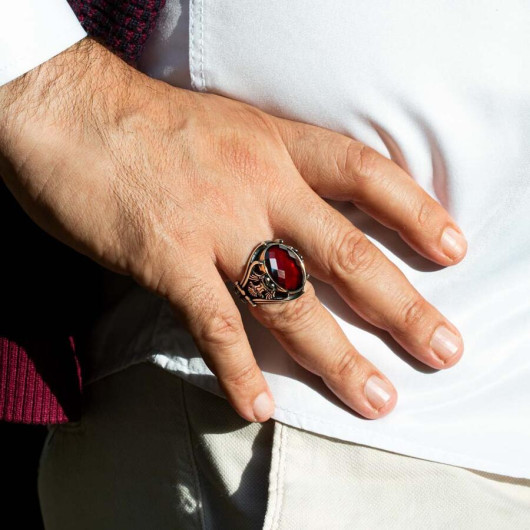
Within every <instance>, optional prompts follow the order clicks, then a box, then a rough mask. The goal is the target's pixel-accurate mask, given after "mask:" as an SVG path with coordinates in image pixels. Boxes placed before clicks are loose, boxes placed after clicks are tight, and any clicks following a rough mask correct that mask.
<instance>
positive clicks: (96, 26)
mask: <svg viewBox="0 0 530 530" xmlns="http://www.w3.org/2000/svg"><path fill="white" fill-rule="evenodd" d="M68 2H69V3H70V5H71V6H72V9H73V10H74V11H75V14H76V15H77V18H78V19H79V21H80V22H81V24H82V25H83V27H84V28H85V31H86V32H87V33H88V34H89V35H90V36H91V37H94V38H95V39H97V40H99V41H100V42H102V43H103V44H104V45H105V46H107V47H108V48H109V49H110V50H112V51H113V52H114V53H116V54H117V55H118V56H120V57H121V58H122V59H124V60H125V61H127V62H128V63H130V64H135V63H136V62H137V61H138V59H139V57H140V55H141V53H142V50H143V47H144V45H145V43H146V41H147V38H148V37H149V35H150V34H151V32H152V31H153V28H154V27H155V24H156V19H157V17H158V14H159V12H160V10H161V9H162V7H164V4H165V0H68Z"/></svg>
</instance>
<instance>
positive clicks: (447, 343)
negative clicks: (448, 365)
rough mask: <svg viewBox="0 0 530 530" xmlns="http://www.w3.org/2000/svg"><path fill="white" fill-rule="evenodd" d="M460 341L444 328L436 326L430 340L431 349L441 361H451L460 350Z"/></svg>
mask: <svg viewBox="0 0 530 530" xmlns="http://www.w3.org/2000/svg"><path fill="white" fill-rule="evenodd" d="M461 344H462V339H461V338H460V337H459V336H458V335H455V334H454V333H453V332H452V331H451V330H450V329H448V328H446V327H445V326H443V325H442V326H438V327H437V328H436V331H435V332H434V334H433V336H432V339H431V348H432V349H433V350H434V353H436V355H438V357H440V358H441V359H442V360H443V361H447V360H449V359H451V357H453V356H454V355H455V354H456V353H457V352H458V349H459V348H460V345H461Z"/></svg>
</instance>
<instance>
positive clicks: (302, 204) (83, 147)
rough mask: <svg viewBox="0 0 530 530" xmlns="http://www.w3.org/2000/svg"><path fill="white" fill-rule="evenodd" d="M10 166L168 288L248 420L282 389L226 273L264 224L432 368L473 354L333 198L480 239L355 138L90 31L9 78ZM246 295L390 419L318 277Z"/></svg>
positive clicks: (114, 264) (71, 229)
mask: <svg viewBox="0 0 530 530" xmlns="http://www.w3.org/2000/svg"><path fill="white" fill-rule="evenodd" d="M0 172H1V174H2V175H3V179H4V181H5V184H6V185H7V187H8V188H9V189H10V190H11V192H12V193H13V194H14V196H15V197H16V199H17V200H18V201H19V203H20V204H21V205H22V207H23V208H24V209H25V211H26V212H27V213H28V215H29V216H30V217H31V218H32V219H33V220H34V221H35V222H36V223H37V224H38V225H39V226H40V227H41V228H43V229H44V230H46V231H47V232H48V233H50V234H51V235H53V236H54V237H56V238H58V239H59V240H61V241H62V242H64V243H65V244H67V245H70V246H71V247H73V248H74V249H76V250H77V251H79V252H81V253H83V254H85V255H87V256H89V257H90V258H91V259H93V260H95V261H96V262H98V263H99V264H101V265H103V266H104V267H107V268H109V269H110V270H112V271H115V272H118V273H121V274H125V275H129V276H131V277H132V278H133V279H134V280H135V281H137V282H138V283H139V284H140V285H142V286H143V287H145V288H147V289H149V290H151V291H153V292H155V293H157V294H158V295H160V296H162V297H164V298H166V299H167V300H168V301H169V302H170V303H171V306H172V308H173V309H174V312H175V316H176V317H177V318H179V319H181V320H182V321H183V322H184V323H185V325H186V326H187V328H188V329H189V331H190V333H191V334H192V336H193V338H194V340H195V342H196V344H197V347H198V349H199V350H200V352H201V354H202V356H203V358H204V360H205V362H206V364H207V365H208V367H209V368H210V369H211V370H212V371H213V372H214V373H215V374H216V376H217V377H218V379H219V383H220V385H221V387H222V388H223V390H224V391H225V393H226V396H227V398H228V400H229V402H230V403H231V404H232V406H233V407H234V409H235V410H236V411H237V412H238V413H239V414H240V415H241V416H242V417H244V418H246V419H247V420H249V421H265V420H267V419H268V418H269V417H270V415H271V414H272V412H273V409H272V408H271V409H270V410H265V409H264V407H262V410H261V411H257V413H256V414H255V413H254V408H253V404H254V401H255V399H256V398H257V396H259V395H260V394H261V393H263V392H265V393H266V395H267V396H269V397H270V398H271V399H272V394H271V392H270V389H269V388H268V385H267V382H266V380H265V378H264V377H263V373H262V372H261V370H260V369H259V367H258V365H257V363H256V361H255V358H254V356H253V353H252V351H251V348H250V345H249V342H248V339H247V336H246V334H245V331H244V328H243V323H242V320H241V314H240V312H239V309H238V307H237V305H236V304H235V303H234V301H233V299H232V297H231V295H230V293H229V290H228V287H227V285H226V284H225V282H227V281H230V282H235V281H237V280H240V279H241V277H242V275H243V273H244V269H245V265H246V261H247V259H248V256H249V254H250V252H251V250H252V249H253V248H254V246H255V245H256V243H257V242H259V241H262V240H266V239H276V238H283V239H284V240H285V242H286V243H288V244H292V245H294V246H295V247H296V248H297V249H299V250H300V252H301V253H302V254H303V255H304V257H305V263H306V268H307V271H308V272H309V273H310V274H311V275H312V276H314V277H316V278H318V279H320V280H323V281H325V282H328V283H330V284H331V285H332V286H333V287H334V288H335V289H336V290H337V292H338V293H339V295H340V296H341V297H343V298H344V300H345V301H346V302H347V303H348V305H349V306H350V307H351V308H352V310H353V311H355V312H357V313H358V314H359V315H360V316H361V317H362V318H364V319H365V320H367V321H368V322H370V323H371V324H374V325H376V326H378V327H380V328H382V329H384V330H386V331H388V332H389V333H390V334H391V335H392V337H394V339H395V340H396V341H397V342H398V343H399V344H400V345H401V346H403V348H405V350H407V351H408V352H409V353H410V354H411V355H412V356H414V357H416V358H417V359H419V360H420V361H422V362H423V363H425V364H427V365H428V366H431V367H433V368H436V369H445V368H449V367H451V366H453V365H454V364H455V363H456V362H458V360H459V359H460V357H461V355H462V352H463V344H462V340H461V336H460V334H459V332H458V330H457V329H456V328H455V326H454V325H453V324H451V323H450V322H449V321H448V320H447V319H446V318H445V317H444V316H443V315H442V314H440V312H438V311H437V309H436V308H434V307H433V306H432V305H431V304H429V302H427V301H426V300H425V299H424V298H423V297H422V296H421V295H420V294H419V293H418V292H417V291H416V289H414V287H413V286H412V285H411V284H410V283H409V282H408V280H407V279H406V278H405V276H404V275H403V273H402V272H401V271H400V270H399V269H398V268H397V267H396V266H395V265H394V264H392V263H391V262H390V261H389V260H388V259H387V258H386V257H385V256H384V255H383V254H382V253H381V252H380V251H379V250H378V249H377V248H376V247H375V246H374V245H373V244H372V243H371V242H370V241H369V240H368V239H367V238H366V236H365V235H364V234H363V233H362V232H360V231H359V230H358V229H357V228H356V227H355V226H353V225H352V224H351V223H350V221H349V220H347V219H346V218H345V217H344V216H342V215H341V214H339V213H338V212H337V211H336V210H335V209H334V208H332V207H331V206H329V205H328V203H326V201H324V200H323V199H324V198H329V199H335V200H344V201H351V202H353V203H354V204H356V205H357V206H358V207H359V208H361V209H362V210H364V211H365V212H367V213H368V214H369V215H371V216H372V217H374V218H375V219H376V220H378V221H379V222H381V223H382V224H384V225H385V226H387V227H390V228H392V229H394V230H396V231H397V232H398V233H399V234H400V236H401V237H402V238H403V239H404V240H405V241H406V242H407V243H408V244H409V245H410V246H411V247H412V248H414V249H415V250H416V251H417V252H418V253H420V254H421V255H423V256H425V257H426V258H428V259H430V260H432V261H434V262H436V263H438V264H441V265H444V266H450V265H453V264H456V263H458V262H459V261H460V260H461V259H462V258H463V257H464V255H465V251H466V249H465V240H463V241H464V243H463V245H464V246H463V248H462V249H461V250H460V252H449V254H446V253H445V252H444V249H443V245H442V243H441V238H442V233H443V231H444V229H445V228H446V227H451V228H452V229H454V230H456V231H457V232H458V233H460V234H461V232H460V230H459V228H458V226H457V225H456V223H455V221H454V220H453V219H452V218H451V217H450V215H449V214H448V213H447V212H446V211H445V210H444V209H443V208H442V206H441V205H440V204H439V203H438V202H437V201H435V200H434V199H433V198H431V197H430V196H429V195H428V194H427V193H426V192H425V191H423V190H422V189H421V188H420V187H419V186H418V185H417V184H416V183H415V182H414V180H413V179H411V178H410V176H409V175H408V174H407V173H406V172H405V171H404V170H403V169H401V168H400V167H399V166H398V165H397V164H395V163H394V162H392V161H391V160H389V159H388V158H386V157H384V156H382V155H380V154H379V153H377V152H376V151H375V150H373V149H371V148H370V147H368V146H365V145H363V144H362V143H360V142H358V141H356V140H354V139H351V138H348V137H346V136H343V135H341V134H337V133H335V132H333V131H330V130H327V129H324V128H320V127H316V126H312V125H307V124H303V123H299V122H294V121H290V120H286V119H281V118H278V117H274V116H271V115H269V114H266V113H264V112H262V111H261V110H259V109H257V108H255V107H252V106H250V105H247V104H245V103H241V102H238V101H234V100H231V99H228V98H225V97H221V96H218V95H213V94H202V93H195V92H192V91H188V90H183V89H178V88H175V87H172V86H170V85H168V84H166V83H163V82H161V81H157V80H154V79H151V78H149V77H147V76H145V75H144V74H142V73H141V72H138V71H137V70H135V69H134V68H132V67H130V66H128V65H127V64H125V63H124V62H123V61H121V60H120V59H119V58H117V57H116V56H115V55H113V54H112V53H110V52H109V51H108V50H106V49H105V48H104V47H103V46H101V45H100V44H98V43H97V42H95V41H93V40H91V39H90V38H86V39H83V40H82V41H80V42H79V43H77V44H76V45H74V46H72V47H71V48H69V49H68V50H66V51H64V52H63V53H61V54H60V55H58V56H56V57H55V58H53V59H51V60H49V61H47V62H46V63H44V64H43V65H41V66H39V67H37V68H35V69H33V70H32V71H30V72H28V73H27V74H25V75H24V76H22V77H20V78H18V79H16V80H14V81H12V82H10V83H8V84H7V85H4V86H3V87H0ZM293 196H296V197H297V201H291V200H290V197H293ZM300 211H304V213H305V215H304V216H303V219H302V218H301V216H300V215H299V212H300ZM462 237H463V236H462ZM246 307H247V308H248V310H249V311H251V313H252V314H253V315H254V317H256V318H257V319H258V321H259V322H260V323H261V324H263V325H264V326H266V327H267V328H268V329H269V330H270V331H271V333H273V335H274V336H275V337H276V338H277V339H278V340H279V341H280V343H281V344H282V345H283V346H284V348H285V349H286V350H287V352H288V353H289V354H290V355H291V356H292V357H293V358H294V359H295V360H296V361H297V362H298V363H299V364H300V365H302V366H303V367H304V368H306V369H307V370H309V371H311V372H313V373H315V374H317V375H319V376H320V377H322V379H323V381H324V382H325V383H326V384H327V385H328V387H329V388H330V389H331V390H332V391H333V392H334V393H335V394H336V395H337V396H338V397H339V398H340V399H341V400H342V401H343V402H344V403H345V404H346V405H347V406H349V407H350V408H351V409H353V410H355V411H356V412H358V413H359V414H361V415H362V416H364V417H366V418H369V419H376V418H380V417H382V416H385V415H386V414H388V413H389V412H390V411H391V410H392V409H393V408H394V406H395V404H396V401H397V392H396V389H395V388H394V387H393V386H392V384H391V382H390V381H389V379H388V378H387V377H386V376H385V375H384V374H383V373H382V372H381V371H380V370H379V369H378V368H377V367H376V366H374V365H373V364H372V363H371V362H370V361H369V360H367V359H366V358H365V357H364V356H362V355H361V354H360V353H359V352H358V351H357V350H356V349H355V346H354V345H352V344H351V343H350V342H349V341H348V339H347V337H346V336H345V334H344V333H343V331H342V330H341V328H340V327H339V325H338V323H337V322H336V321H335V319H334V318H333V317H332V315H331V314H330V313H329V312H328V311H327V309H326V308H324V306H322V305H321V304H320V302H319V301H318V298H317V297H316V296H315V291H314V288H313V285H312V284H311V281H307V283H306V292H305V293H304V294H303V295H302V296H301V297H299V298H298V299H296V300H294V301H290V302H287V303H284V304H261V305H258V306H257V307H251V306H250V305H248V306H246ZM245 310H247V309H245ZM440 325H444V326H445V327H446V328H448V329H449V330H451V331H452V332H453V333H454V334H455V336H456V337H457V338H458V346H457V351H456V353H455V355H454V356H453V357H452V358H451V359H450V360H448V361H443V360H442V359H441V358H440V357H439V356H437V355H436V353H435V351H434V350H433V348H432V347H431V338H432V336H433V333H434V331H435V329H436V328H437V327H438V326H440ZM373 374H375V375H377V376H379V377H380V378H381V379H382V380H383V381H384V382H386V384H387V385H388V387H389V392H390V395H391V398H390V400H389V401H388V402H387V403H386V404H385V405H384V406H382V407H374V406H372V404H371V403H370V401H369V400H368V399H367V394H366V392H365V383H366V381H367V380H368V378H369V377H370V376H371V375H373Z"/></svg>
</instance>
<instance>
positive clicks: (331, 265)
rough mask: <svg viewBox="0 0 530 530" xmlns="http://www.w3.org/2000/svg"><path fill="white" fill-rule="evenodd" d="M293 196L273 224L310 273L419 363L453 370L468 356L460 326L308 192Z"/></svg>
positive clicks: (379, 252)
mask: <svg viewBox="0 0 530 530" xmlns="http://www.w3.org/2000/svg"><path fill="white" fill-rule="evenodd" d="M293 191H295V190H293ZM293 196H295V197H297V200H296V201H292V200H290V199H288V198H286V199H285V201H284V203H283V204H282V205H280V207H279V212H277V213H276V215H275V216H272V217H271V218H273V219H275V220H276V221H277V223H278V224H277V225H276V226H274V227H273V228H274V229H275V232H277V233H278V236H277V237H281V238H283V239H284V240H285V243H286V244H292V245H293V246H295V247H296V248H298V249H299V250H300V252H301V253H302V254H303V256H304V259H305V263H306V267H307V270H308V271H309V272H310V273H311V274H312V275H314V276H315V277H317V278H319V279H321V280H323V281H326V282H327V283H330V284H332V285H333V287H334V288H335V289H336V291H337V292H338V293H339V294H340V296H341V297H342V298H343V299H344V300H345V301H346V302H347V303H348V305H349V306H350V307H351V308H352V309H353V310H354V311H355V312H356V313H357V314H359V315H360V316H361V317H362V318H364V319H365V320H366V321H368V322H370V323H371V324H373V325H375V326H377V327H379V328H381V329H384V330H386V331H388V332H389V333H390V334H391V335H392V336H393V337H394V339H395V340H396V341H397V342H398V343H399V344H400V345H401V346H402V347H403V348H405V349H406V350H407V351H408V352H409V353H410V354H412V355H413V356H414V357H416V358H417V359H419V360H420V361H422V362H424V363H425V364H427V365H429V366H431V367H433V368H436V369H441V368H449V367H450V366H453V365H454V364H455V363H456V362H457V361H458V359H459V358H460V357H461V355H462V352H463V342H462V337H461V335H460V333H459V332H458V330H457V329H456V328H455V326H454V325H453V324H451V323H450V322H449V321H448V320H447V319H446V318H445V317H444V316H443V315H442V314H441V313H440V312H439V311H438V310H437V309H436V308H435V307H433V306H432V305H431V304H430V303H429V302H427V301H426V300H425V299H424V298H423V297H422V296H421V295H420V293H418V291H417V290H416V289H415V288H414V287H413V286H412V285H411V284H410V283H409V281H408V280H407V278H406V277H405V275H404V274H403V273H402V272H401V271H400V270H399V268H398V267H396V266H395V265H394V264H393V263H392V262H391V261H390V260H389V259H388V258H387V257H386V256H385V255H384V254H383V253H382V252H381V251H380V250H379V249H378V248H377V247H376V246H375V245H373V244H372V243H371V242H370V241H369V240H368V238H366V236H365V235H364V234H363V233H362V232H360V231H359V230H358V229H357V228H355V227H354V226H353V225H352V224H351V223H350V222H349V221H348V220H347V219H346V218H345V217H344V216H343V215H341V214H340V213H339V212H337V211H336V210H335V209H334V208H333V207H331V206H330V205H329V204H327V203H326V202H325V201H324V200H323V199H321V198H320V197H318V196H317V195H316V194H315V193H313V192H312V191H311V190H309V189H307V188H306V189H305V191H304V188H303V187H300V190H298V191H295V192H294V194H293ZM300 211H303V212H304V216H303V219H301V218H300V215H299V212H300Z"/></svg>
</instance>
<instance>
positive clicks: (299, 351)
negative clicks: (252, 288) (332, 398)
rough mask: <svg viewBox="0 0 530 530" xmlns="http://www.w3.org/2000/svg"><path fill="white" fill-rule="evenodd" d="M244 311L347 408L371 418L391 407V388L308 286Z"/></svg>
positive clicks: (393, 397) (384, 412)
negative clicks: (301, 291)
mask: <svg viewBox="0 0 530 530" xmlns="http://www.w3.org/2000/svg"><path fill="white" fill-rule="evenodd" d="M248 307H249V310H250V311H251V312H252V314H253V315H254V317H255V318H256V319H257V320H258V321H259V322H260V323H261V324H263V325H264V326H265V327H267V328H268V329H269V330H270V331H271V333H272V334H273V335H274V336H275V337H276V338H277V339H278V341H279V342H280V343H281V344H282V346H283V347H284V348H285V349H286V351H288V352H289V354H290V355H291V356H292V357H293V358H294V359H295V360H296V361H297V362H298V363H299V364H300V365H301V366H303V367H304V368H306V369H307V370H309V371H310V372H312V373H314V374H316V375H319V376H320V377H322V379H323V381H324V382H325V383H326V385H327V386H328V387H329V388H330V389H331V390H332V391H333V392H334V393H335V394H336V395H337V396H338V397H339V398H340V399H341V400H342V401H343V402H344V403H345V404H346V405H348V406H349V407H350V408H352V409H353V410H355V411H356V412H358V413H359V414H361V415H362V416H364V417H366V418H370V419H375V418H380V417H382V416H384V415H386V414H388V413H389V412H390V411H391V410H392V409H393V408H394V406H395V404H396V402H397V393H396V390H395V388H394V387H393V385H392V383H391V382H390V381H389V380H388V378H387V377H386V376H384V375H383V374H382V373H381V372H380V371H379V370H378V369H377V368H376V367H375V366H374V365H373V364H372V363H371V362H370V361H368V360H367V359H365V358H364V357H363V356H362V355H360V353H359V352H358V351H357V350H356V349H355V348H354V347H353V346H352V345H351V343H350V342H349V341H348V339H347V337H346V335H345V334H344V332H343V331H342V329H341V327H340V326H339V324H338V323H337V321H336V320H335V319H334V318H333V316H332V315H331V314H330V313H329V311H328V310H327V309H326V308H325V307H324V306H323V305H322V304H321V303H320V302H319V300H318V298H317V297H316V295H315V290H314V288H313V285H312V284H311V282H309V281H307V282H306V287H305V292H304V294H302V296H300V297H299V298H296V299H295V300H291V301H289V302H285V303H280V304H259V305H257V306H256V307H252V306H250V305H249V306H248Z"/></svg>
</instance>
